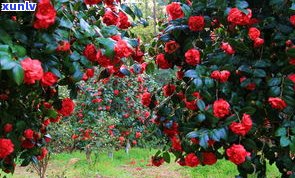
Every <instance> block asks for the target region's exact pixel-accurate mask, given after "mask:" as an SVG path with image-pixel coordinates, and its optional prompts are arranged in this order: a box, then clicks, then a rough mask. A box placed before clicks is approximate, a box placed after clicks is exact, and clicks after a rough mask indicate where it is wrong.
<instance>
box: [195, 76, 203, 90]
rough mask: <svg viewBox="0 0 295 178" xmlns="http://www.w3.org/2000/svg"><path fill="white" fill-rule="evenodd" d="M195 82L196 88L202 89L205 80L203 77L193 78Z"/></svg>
mask: <svg viewBox="0 0 295 178" xmlns="http://www.w3.org/2000/svg"><path fill="white" fill-rule="evenodd" d="M193 83H194V84H195V86H196V89H201V88H202V86H203V81H202V79H201V78H195V79H194V80H193Z"/></svg>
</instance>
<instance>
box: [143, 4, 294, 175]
mask: <svg viewBox="0 0 295 178" xmlns="http://www.w3.org/2000/svg"><path fill="white" fill-rule="evenodd" d="M294 7H295V3H293V1H292V2H291V1H283V0H271V1H265V0H261V1H242V0H228V1H227V0H210V1H207V0H198V1H197V0H194V1H185V0H183V1H182V0H181V1H169V4H168V5H167V6H166V11H167V15H168V20H167V23H164V24H163V25H162V26H160V28H161V29H163V31H162V32H161V34H160V35H159V36H158V37H157V40H156V42H157V43H153V45H154V46H152V47H151V50H149V51H151V54H153V53H154V54H155V55H154V56H153V57H154V60H155V63H156V64H157V66H158V68H160V69H163V70H167V69H173V68H175V67H177V68H178V71H177V73H176V74H175V76H176V77H175V80H174V81H171V82H170V83H167V84H165V85H164V86H163V88H162V95H164V96H165V97H166V99H165V100H164V101H162V102H159V105H157V106H156V107H155V106H151V105H153V102H154V101H155V98H153V96H155V95H156V93H146V94H144V95H143V96H142V103H143V104H144V105H145V106H146V107H150V108H154V109H155V110H156V115H157V119H156V123H157V124H158V126H159V127H160V128H161V129H162V131H163V133H165V135H166V136H167V139H168V140H169V141H170V146H171V147H170V148H169V149H167V150H165V149H164V150H163V151H159V152H158V153H157V154H156V155H155V156H154V157H153V164H154V165H156V166H159V165H161V164H162V163H163V162H165V161H166V162H170V157H169V152H172V153H173V154H174V155H175V156H176V161H177V162H178V163H179V164H180V165H182V166H190V167H196V166H198V165H213V164H215V163H216V162H217V160H218V159H223V158H225V159H227V160H229V161H231V162H233V163H234V164H236V165H237V169H238V170H239V173H240V175H239V177H247V175H248V174H252V173H256V174H257V176H258V177H266V171H267V170H266V165H267V164H268V163H270V164H275V165H276V166H277V168H278V169H279V171H280V172H281V174H282V177H295V129H294V128H295V116H294V111H295V93H294V83H295V73H294V72H295V66H294V65H295V60H294V57H295V46H294V44H293V43H294V42H295V33H294V28H295V15H294V14H295V8H294ZM200 169H201V168H200Z"/></svg>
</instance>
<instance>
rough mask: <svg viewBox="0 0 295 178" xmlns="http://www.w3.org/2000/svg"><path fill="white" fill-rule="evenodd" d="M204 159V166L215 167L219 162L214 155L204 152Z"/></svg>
mask: <svg viewBox="0 0 295 178" xmlns="http://www.w3.org/2000/svg"><path fill="white" fill-rule="evenodd" d="M202 157H203V161H202V162H203V164H204V165H213V164H215V163H216V162H217V158H216V156H215V154H214V153H211V152H203V153H202Z"/></svg>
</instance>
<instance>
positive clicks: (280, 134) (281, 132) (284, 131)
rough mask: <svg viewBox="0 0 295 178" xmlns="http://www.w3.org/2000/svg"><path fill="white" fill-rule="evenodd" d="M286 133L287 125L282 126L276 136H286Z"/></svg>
mask: <svg viewBox="0 0 295 178" xmlns="http://www.w3.org/2000/svg"><path fill="white" fill-rule="evenodd" d="M286 134H287V130H286V128H285V127H280V128H278V129H277V131H276V136H277V137H282V136H285V135H286Z"/></svg>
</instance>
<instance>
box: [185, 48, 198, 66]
mask: <svg viewBox="0 0 295 178" xmlns="http://www.w3.org/2000/svg"><path fill="white" fill-rule="evenodd" d="M184 56H185V62H186V63H188V64H189V65H192V66H196V65H197V64H200V52H199V50H197V49H190V50H188V51H187V52H186V53H185V54H184Z"/></svg>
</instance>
